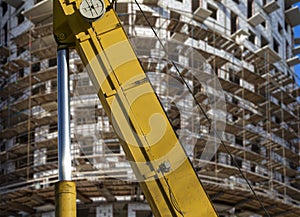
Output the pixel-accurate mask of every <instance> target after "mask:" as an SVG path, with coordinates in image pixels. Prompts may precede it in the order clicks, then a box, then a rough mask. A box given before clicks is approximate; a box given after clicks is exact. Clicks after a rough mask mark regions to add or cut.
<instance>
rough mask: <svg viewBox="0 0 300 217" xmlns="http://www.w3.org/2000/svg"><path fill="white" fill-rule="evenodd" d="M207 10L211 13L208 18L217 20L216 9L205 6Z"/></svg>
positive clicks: (208, 5)
mask: <svg viewBox="0 0 300 217" xmlns="http://www.w3.org/2000/svg"><path fill="white" fill-rule="evenodd" d="M207 9H208V10H210V11H211V15H210V17H211V18H213V19H215V20H217V16H218V15H217V14H218V9H217V8H215V7H213V6H212V5H210V4H207Z"/></svg>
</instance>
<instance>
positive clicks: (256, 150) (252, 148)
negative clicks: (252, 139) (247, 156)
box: [251, 144, 260, 154]
mask: <svg viewBox="0 0 300 217" xmlns="http://www.w3.org/2000/svg"><path fill="white" fill-rule="evenodd" d="M251 151H253V152H255V153H257V154H260V147H259V146H258V145H257V144H252V146H251Z"/></svg>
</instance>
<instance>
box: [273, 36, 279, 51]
mask: <svg viewBox="0 0 300 217" xmlns="http://www.w3.org/2000/svg"><path fill="white" fill-rule="evenodd" d="M273 43H274V44H273V47H274V51H275V52H276V53H278V52H279V43H278V42H277V40H276V39H274V38H273Z"/></svg>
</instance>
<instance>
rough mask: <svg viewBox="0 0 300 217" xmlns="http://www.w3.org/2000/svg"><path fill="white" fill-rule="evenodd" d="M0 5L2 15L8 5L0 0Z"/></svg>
mask: <svg viewBox="0 0 300 217" xmlns="http://www.w3.org/2000/svg"><path fill="white" fill-rule="evenodd" d="M1 7H2V16H4V15H5V13H6V12H7V9H8V5H7V3H5V2H3V1H2V2H1Z"/></svg>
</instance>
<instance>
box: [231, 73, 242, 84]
mask: <svg viewBox="0 0 300 217" xmlns="http://www.w3.org/2000/svg"><path fill="white" fill-rule="evenodd" d="M229 80H230V81H231V82H233V83H235V84H238V85H239V84H240V79H239V78H238V77H236V76H234V75H233V74H230V76H229Z"/></svg>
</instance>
